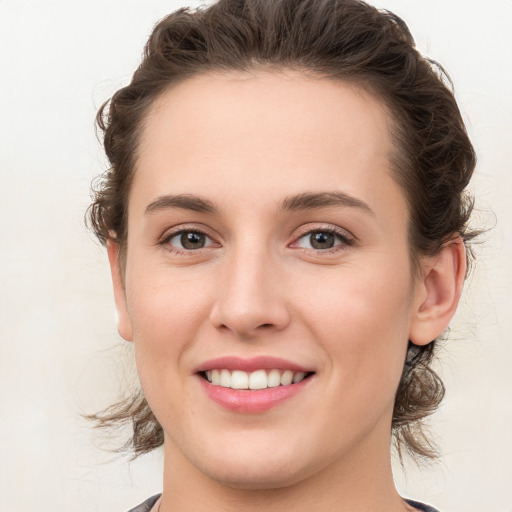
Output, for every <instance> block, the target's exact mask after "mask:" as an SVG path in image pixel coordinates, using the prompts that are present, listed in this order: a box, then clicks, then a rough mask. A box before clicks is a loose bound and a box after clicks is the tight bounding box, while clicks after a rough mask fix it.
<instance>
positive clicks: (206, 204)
mask: <svg viewBox="0 0 512 512" xmlns="http://www.w3.org/2000/svg"><path fill="white" fill-rule="evenodd" d="M168 208H179V209H182V210H191V211H193V212H202V213H216V212H217V211H218V208H217V207H216V206H215V205H214V204H213V203H212V202H211V201H208V199H204V198H202V197H199V196H194V195H192V194H178V195H165V196H160V197H158V198H157V199H156V200H155V201H153V202H151V203H149V204H148V205H147V207H146V212H145V213H146V214H151V213H155V212H158V211H160V210H166V209H168Z"/></svg>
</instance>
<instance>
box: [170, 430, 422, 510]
mask: <svg viewBox="0 0 512 512" xmlns="http://www.w3.org/2000/svg"><path fill="white" fill-rule="evenodd" d="M387 439H388V440H389V436H388V437H387ZM368 441H369V442H365V443H364V446H358V447H357V448H355V449H354V450H353V451H352V452H351V453H345V454H344V455H343V457H341V458H340V460H336V461H335V462H334V463H333V464H331V465H329V466H328V467H325V468H322V469H321V470H319V471H316V472H314V473H313V474H310V475H309V476H307V477H304V478H302V477H301V478H296V479H295V481H290V482H289V483H287V484H285V485H280V486H279V487H276V488H247V486H244V488H241V486H239V485H237V484H233V483H232V482H223V481H221V480H220V479H219V478H218V477H217V478H215V476H217V475H214V477H212V476H208V475H206V474H204V473H203V472H201V471H200V470H199V469H198V468H197V467H195V466H194V465H193V464H191V463H190V462H189V461H188V460H187V459H186V457H185V456H184V455H183V453H181V451H180V450H179V449H178V448H177V447H176V446H175V445H174V444H173V443H172V442H170V440H169V439H166V442H165V467H164V492H163V496H162V502H161V507H160V512H187V511H190V510H194V511H195V512H203V511H204V512H206V511H208V512H217V511H219V512H220V511H222V512H231V511H233V512H235V511H239V510H244V511H247V512H260V511H261V510H265V511H266V512H277V511H279V512H282V511H283V510H322V511H325V512H328V511H329V512H330V511H333V512H334V511H335V512H349V511H354V510H357V511H358V512H382V511H383V510H385V511H386V512H404V511H405V510H413V509H412V508H410V507H408V506H407V505H406V503H405V502H404V501H403V500H402V498H401V497H400V495H399V494H398V492H397V490H396V488H395V484H394V481H393V475H392V470H391V456H390V452H389V441H387V442H384V443H383V442H382V439H375V440H372V439H369V440H368ZM372 441H379V442H372ZM219 473H220V472H219ZM298 504H300V506H299V507H298Z"/></svg>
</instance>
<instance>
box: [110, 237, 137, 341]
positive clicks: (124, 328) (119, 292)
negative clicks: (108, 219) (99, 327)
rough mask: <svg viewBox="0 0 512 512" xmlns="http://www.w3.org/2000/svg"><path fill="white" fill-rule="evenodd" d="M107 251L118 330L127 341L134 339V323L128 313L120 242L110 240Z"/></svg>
mask: <svg viewBox="0 0 512 512" xmlns="http://www.w3.org/2000/svg"><path fill="white" fill-rule="evenodd" d="M107 252H108V261H109V263H110V272H111V273H112V284H113V286H114V298H115V301H116V309H117V330H118V332H119V334H120V335H121V337H122V338H124V339H125V340H126V341H133V332H132V323H131V320H130V315H129V313H128V306H127V302H126V292H125V288H124V279H123V273H122V271H121V264H120V261H119V244H117V243H115V242H114V241H112V240H108V242H107Z"/></svg>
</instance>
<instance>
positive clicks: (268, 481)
mask: <svg viewBox="0 0 512 512" xmlns="http://www.w3.org/2000/svg"><path fill="white" fill-rule="evenodd" d="M269 465H272V464H271V461H268V460H267V461H266V462H265V463H262V464H261V465H260V466H259V467H257V468H256V467H252V468H248V467H247V465H243V466H242V467H240V465H239V464H234V465H232V467H230V465H228V467H224V468H222V473H220V472H219V471H218V468H216V469H213V468H211V470H208V469H207V468H203V469H202V471H203V472H204V473H205V474H206V475H207V476H209V477H210V478H211V479H212V480H214V481H216V482H218V483H220V484H222V485H224V486H226V487H231V488H233V489H245V490H263V489H267V490H271V489H281V488H283V487H289V486H291V485H294V484H296V483H297V482H300V481H301V480H303V479H304V475H303V474H302V471H300V470H298V468H290V466H289V465H288V464H283V466H284V467H277V466H276V467H269Z"/></svg>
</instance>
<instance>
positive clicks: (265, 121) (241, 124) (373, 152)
mask: <svg viewBox="0 0 512 512" xmlns="http://www.w3.org/2000/svg"><path fill="white" fill-rule="evenodd" d="M391 123H392V120H391V117H390V115H389V113H388V111H387V109H386V107H385V105H384V104H383V103H382V102H381V101H379V100H378V99H377V98H376V97H374V96H372V95H371V94H369V93H368V92H366V91H365V90H363V89H362V88H359V87H357V86H355V85H352V84H348V83H345V82H342V81H333V80H329V79H321V78H318V77H311V76H306V75H304V74H301V73H299V72H295V71H289V72H265V71H259V72H252V73H242V72H240V73H235V72H231V73H216V74H205V75H200V76H197V77H194V78H192V79H188V80H186V81H184V82H181V83H180V84H178V85H174V86H172V87H171V88H170V89H168V90H167V91H166V92H165V93H164V94H162V95H161V96H160V97H159V98H158V100H156V101H155V103H154V105H153V106H152V107H151V109H150V111H149V113H148V114H147V116H146V119H145V123H144V127H143V131H142V136H141V141H140V146H139V151H138V160H137V165H136V171H135V179H134V185H133V188H132V192H133V190H134V189H137V188H139V189H140V190H141V191H142V192H143V195H144V196H146V198H145V199H146V201H149V200H150V199H151V197H155V196H157V195H159V194H163V193H191V192H194V193H196V194H199V195H205V194H206V195H211V194H216V193H217V192H218V193H219V194H222V195H223V198H224V199H226V195H227V194H229V190H230V188H232V189H233V196H232V198H236V197H240V193H241V190H240V189H241V188H242V189H243V190H242V192H243V191H244V190H246V191H247V198H246V199H248V200H251V198H252V199H253V198H255V197H259V198H260V199H261V198H263V197H265V198H266V199H269V200H270V199H271V198H273V197H274V196H275V199H276V200H278V199H280V198H281V197H282V196H283V193H284V192H286V195H290V194H294V193H301V192H304V191H305V190H318V189H322V190H324V189H336V190H342V191H343V192H346V193H350V194H353V195H358V196H361V195H363V196H367V198H368V197H370V198H371V196H375V197H377V196H378V195H381V190H382V186H383V185H384V182H386V186H394V187H395V188H396V184H395V183H394V180H393V179H392V172H391V168H390V161H391V153H392V152H393V145H392V143H391V136H390V130H391ZM235 189H236V191H235ZM394 192H395V193H397V194H398V195H399V196H401V194H400V193H399V191H398V190H395V191H394ZM278 196H280V197H278ZM227 199H229V197H228V198H227ZM141 206H142V205H141Z"/></svg>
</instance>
